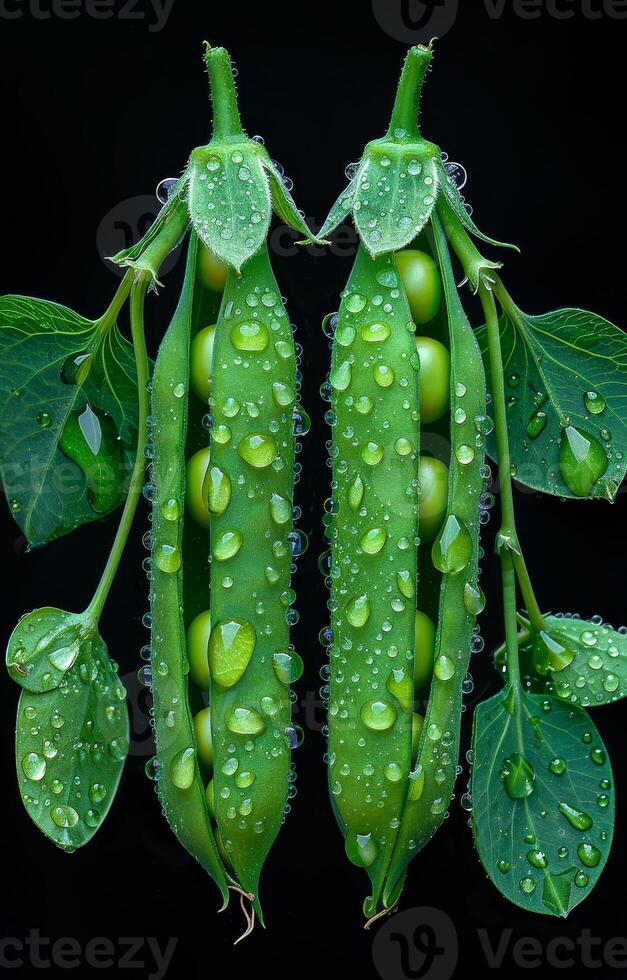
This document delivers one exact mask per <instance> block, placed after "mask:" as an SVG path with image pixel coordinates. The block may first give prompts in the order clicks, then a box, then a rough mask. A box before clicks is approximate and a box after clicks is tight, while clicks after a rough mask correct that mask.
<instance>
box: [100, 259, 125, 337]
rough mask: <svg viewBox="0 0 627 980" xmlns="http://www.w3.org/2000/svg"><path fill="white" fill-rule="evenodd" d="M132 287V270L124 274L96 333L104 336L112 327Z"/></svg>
mask: <svg viewBox="0 0 627 980" xmlns="http://www.w3.org/2000/svg"><path fill="white" fill-rule="evenodd" d="M132 285H133V270H132V269H129V270H128V271H127V272H126V273H125V274H124V278H123V279H122V282H121V283H120V285H119V286H118V288H117V290H116V293H115V296H114V297H113V299H112V300H111V302H110V303H109V306H108V308H107V309H106V310H105V312H104V313H103V315H102V316H101V317H100V321H99V323H98V331H99V333H100V334H106V333H108V332H109V330H111V328H112V327H113V326H114V324H115V322H116V321H117V318H118V316H119V314H120V310H121V309H122V307H123V306H124V304H125V303H126V300H127V299H128V294H129V293H130V291H131V287H132Z"/></svg>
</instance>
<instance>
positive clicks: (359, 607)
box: [346, 595, 370, 629]
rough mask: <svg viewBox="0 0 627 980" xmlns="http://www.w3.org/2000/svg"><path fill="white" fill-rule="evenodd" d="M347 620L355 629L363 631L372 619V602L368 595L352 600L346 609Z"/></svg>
mask: <svg viewBox="0 0 627 980" xmlns="http://www.w3.org/2000/svg"><path fill="white" fill-rule="evenodd" d="M346 619H347V620H348V622H349V623H350V624H351V626H354V627H355V629H362V627H364V626H365V625H366V623H367V622H368V620H369V619H370V601H369V599H368V596H367V595H360V596H357V598H355V599H352V600H351V601H350V602H349V604H348V606H347V607H346Z"/></svg>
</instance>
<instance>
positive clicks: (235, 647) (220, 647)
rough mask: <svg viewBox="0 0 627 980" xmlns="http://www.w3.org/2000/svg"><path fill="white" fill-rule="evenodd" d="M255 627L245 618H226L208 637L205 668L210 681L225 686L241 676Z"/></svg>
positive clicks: (253, 641)
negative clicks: (208, 671) (207, 665)
mask: <svg viewBox="0 0 627 980" xmlns="http://www.w3.org/2000/svg"><path fill="white" fill-rule="evenodd" d="M256 639H257V637H256V634H255V629H254V626H253V625H252V623H249V622H248V620H245V619H227V620H224V621H223V622H220V623H218V624H217V626H215V627H214V629H212V631H211V634H210V637H209V668H210V670H211V676H212V678H213V680H214V682H215V683H216V684H217V685H218V686H219V687H221V688H223V689H225V690H227V689H228V688H231V687H233V686H234V685H235V684H237V682H238V681H239V680H240V678H241V677H242V676H243V674H244V672H245V670H246V668H247V667H248V664H249V663H250V658H251V657H252V655H253V651H254V649H255V643H256Z"/></svg>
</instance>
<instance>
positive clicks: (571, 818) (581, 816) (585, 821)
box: [558, 803, 593, 831]
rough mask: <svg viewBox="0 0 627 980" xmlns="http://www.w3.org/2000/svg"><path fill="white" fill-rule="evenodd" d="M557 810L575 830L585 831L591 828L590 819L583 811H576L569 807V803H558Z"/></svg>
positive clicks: (574, 808)
mask: <svg viewBox="0 0 627 980" xmlns="http://www.w3.org/2000/svg"><path fill="white" fill-rule="evenodd" d="M558 810H559V812H560V813H562V814H563V815H564V816H565V817H566V819H567V820H568V822H569V824H570V825H571V827H574V828H575V830H581V831H586V830H590V828H591V827H592V823H593V821H592V817H589V816H588V814H587V813H584V811H583V810H578V809H577V808H576V807H574V806H570V804H569V803H560V804H559V806H558Z"/></svg>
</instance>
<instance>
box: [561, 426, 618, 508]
mask: <svg viewBox="0 0 627 980" xmlns="http://www.w3.org/2000/svg"><path fill="white" fill-rule="evenodd" d="M608 465H609V461H608V458H607V455H606V453H605V450H604V449H603V446H602V445H601V443H600V442H598V440H597V439H595V437H594V436H591V435H589V434H588V433H585V432H582V431H581V430H579V429H576V428H575V427H574V426H572V425H569V426H568V428H567V429H565V430H564V432H563V433H562V443H561V448H560V471H561V474H562V477H563V479H564V482H565V483H566V485H567V487H568V488H569V490H571V491H572V493H574V494H575V496H577V497H587V496H589V494H590V492H591V490H592V488H593V487H594V485H595V483H596V482H597V480H599V479H600V478H601V477H602V476H603V474H604V473H605V472H606V470H607V468H608Z"/></svg>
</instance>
